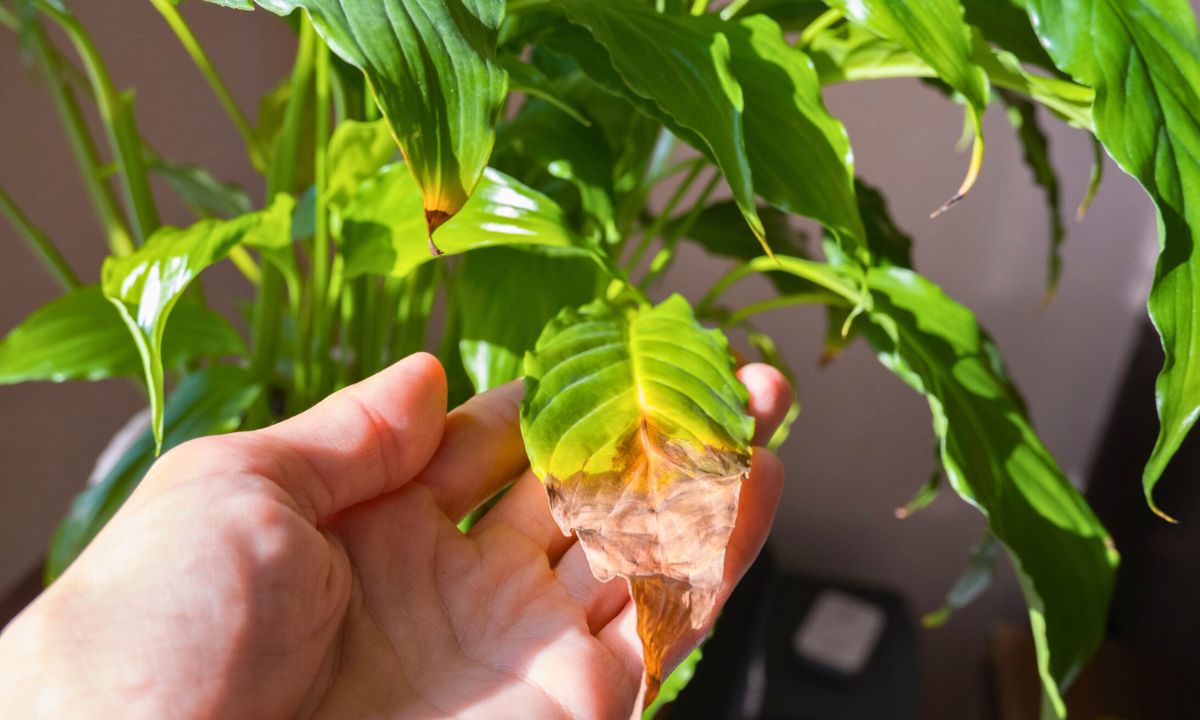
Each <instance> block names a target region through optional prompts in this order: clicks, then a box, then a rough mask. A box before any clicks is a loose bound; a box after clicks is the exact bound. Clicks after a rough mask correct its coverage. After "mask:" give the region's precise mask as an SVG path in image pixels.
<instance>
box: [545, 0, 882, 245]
mask: <svg viewBox="0 0 1200 720" xmlns="http://www.w3.org/2000/svg"><path fill="white" fill-rule="evenodd" d="M627 5H628V6H629V7H627ZM581 6H586V7H587V8H588V10H587V11H586V12H583V11H579V12H577V11H576V9H575V8H577V7H581ZM632 6H633V5H632V4H631V3H628V2H615V3H604V4H594V5H593V4H589V3H584V2H582V1H581V0H571V2H570V3H569V4H568V5H567V10H568V14H569V15H570V16H571V18H572V20H573V21H577V22H580V23H582V24H584V25H588V27H589V28H590V29H591V30H592V31H593V33H595V37H596V39H598V40H600V41H601V43H602V44H603V45H604V46H605V48H607V50H606V51H602V52H597V50H596V48H595V44H594V43H592V44H589V43H588V42H587V40H586V39H582V41H581V39H580V38H577V37H571V38H570V42H566V41H559V42H557V43H556V45H555V47H556V48H558V49H560V50H562V51H564V52H569V53H571V54H572V56H573V57H575V59H576V60H578V61H579V62H580V66H581V67H582V68H583V70H584V71H585V72H587V73H588V74H589V75H591V76H592V77H593V79H595V80H596V81H597V82H599V83H601V84H602V85H603V86H605V87H607V88H609V89H610V90H612V91H614V92H620V93H623V94H625V95H626V96H627V97H629V98H630V99H631V100H632V101H634V102H635V103H637V104H638V106H639V107H641V108H642V109H643V110H644V111H646V112H648V113H650V114H652V115H654V117H656V118H657V119H659V120H660V121H661V122H663V123H664V124H666V125H667V126H668V127H669V128H671V129H672V131H673V132H675V133H676V134H677V135H679V136H680V137H682V138H683V139H685V140H687V141H688V142H690V143H691V144H693V145H694V146H695V147H697V148H698V149H700V150H701V151H703V152H706V153H708V154H709V155H711V156H712V157H713V158H714V159H715V160H716V161H717V163H718V165H719V166H720V168H721V170H722V172H724V173H725V175H726V179H727V180H729V179H731V177H732V179H731V182H733V183H734V197H735V199H736V200H737V201H738V206H739V207H740V208H741V209H742V211H743V212H744V213H749V212H750V210H751V209H752V208H749V205H750V203H752V202H753V198H752V197H750V196H751V195H753V193H755V192H757V193H758V194H759V195H761V196H762V197H763V198H764V199H765V200H766V201H767V202H769V203H771V204H772V205H775V206H777V207H779V208H781V209H783V210H787V211H789V212H794V213H799V214H802V215H807V216H809V217H812V218H814V219H816V220H818V221H820V222H821V223H822V224H824V225H825V226H826V227H828V228H829V229H830V230H831V231H832V232H834V233H835V234H836V235H837V236H838V237H839V238H841V239H843V240H844V241H846V242H847V243H849V246H850V247H853V246H856V245H858V244H860V242H861V239H862V235H863V230H862V224H861V221H860V219H859V217H858V213H857V210H856V208H855V203H854V190H853V185H852V181H851V178H852V174H853V166H852V161H851V153H850V144H849V140H848V139H847V137H846V133H845V129H844V128H843V127H842V125H841V123H839V122H838V121H837V120H835V119H834V118H833V117H832V116H830V115H829V113H828V112H827V111H826V110H825V107H824V104H823V103H822V100H821V95H820V83H819V81H818V78H817V75H816V72H815V70H814V69H813V67H812V63H811V62H810V61H809V60H808V58H807V57H806V56H805V55H804V54H803V53H802V52H800V51H798V50H796V49H794V48H793V47H791V46H790V45H789V44H788V43H787V42H786V40H785V39H784V37H783V34H782V32H781V31H780V29H779V27H778V26H777V25H776V24H775V23H774V22H772V21H771V20H770V19H769V18H767V17H766V16H764V15H754V16H750V17H747V18H745V19H741V20H738V21H736V22H722V21H721V20H719V19H717V18H716V17H714V16H703V17H692V16H671V17H663V16H660V15H657V14H655V13H653V12H649V11H643V10H636V11H635V10H630V7H632ZM639 7H640V6H639ZM664 38H670V41H669V42H670V44H669V45H668V44H667V42H666V41H665V40H664ZM681 48H684V49H681ZM602 50H603V49H602ZM710 51H711V52H710ZM718 51H719V52H718ZM712 52H718V55H717V56H714V55H712ZM714 57H717V58H718V59H721V58H726V59H723V60H722V61H721V63H716V60H714ZM714 64H718V65H720V66H721V69H722V73H721V75H720V77H714V76H713V73H712V72H710V70H711V67H712V66H713V65H714ZM725 64H728V67H729V69H728V70H725V69H724V65H725ZM606 66H607V67H606ZM614 66H615V68H616V70H614ZM617 70H619V71H620V73H619V74H618V73H617V72H616V71H617ZM730 71H731V74H730ZM626 82H627V83H628V85H626V84H625V83H626ZM680 83H692V85H689V86H683V87H681V86H680ZM733 89H736V90H737V92H736V94H735V93H733ZM725 90H728V91H729V92H728V93H724V94H723V91H725ZM701 92H703V93H705V95H704V97H701V96H699V95H697V94H696V93H701ZM646 97H651V98H653V101H649V100H646V99H645V98H646ZM705 103H718V105H717V106H715V107H714V106H710V105H707V104H705ZM717 110H723V111H724V112H725V113H726V114H727V115H729V118H730V120H729V122H726V123H721V122H718V119H717V118H712V117H710V115H711V114H713V113H715V112H716V111H717ZM743 111H744V112H743ZM731 132H732V133H734V134H732V135H731V134H730V133H731ZM743 138H744V152H742V148H741V147H740V146H741V145H742V144H743V142H742V140H743ZM731 140H732V141H735V142H732V143H731ZM718 149H720V150H721V152H718ZM732 156H736V159H737V161H738V163H737V164H735V163H734V161H733V159H731V157H732ZM743 158H744V162H743ZM731 167H732V168H733V170H734V172H735V173H737V174H734V175H733V176H731V175H730V172H731ZM746 170H750V171H752V176H751V175H750V174H749V173H748V172H745V171H746ZM751 177H752V184H751V185H749V186H747V187H742V186H741V185H739V183H746V182H748V181H749V180H750V179H751ZM743 191H745V193H746V195H745V196H741V195H739V193H741V192H743ZM755 217H756V216H755ZM752 227H753V228H755V230H756V234H757V231H758V229H759V228H760V227H761V222H760V221H757V220H755V221H752Z"/></svg>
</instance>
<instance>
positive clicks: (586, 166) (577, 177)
mask: <svg viewBox="0 0 1200 720" xmlns="http://www.w3.org/2000/svg"><path fill="white" fill-rule="evenodd" d="M497 137H498V138H499V140H500V146H499V147H500V148H503V151H502V152H500V151H498V152H497V156H498V157H497V158H496V159H495V164H496V167H497V168H499V169H501V170H505V171H508V170H509V169H510V168H509V163H510V162H511V161H510V160H509V158H516V157H519V158H522V159H525V160H527V161H528V162H531V163H533V164H535V165H536V166H537V168H538V169H539V170H540V171H542V172H545V173H547V174H549V175H550V176H552V177H555V178H558V179H560V180H565V181H567V182H569V183H571V185H572V186H574V188H575V190H576V191H577V193H578V195H579V203H580V206H581V207H582V209H583V212H584V214H585V216H586V217H587V219H588V225H589V226H590V227H589V228H587V229H595V231H597V232H598V233H599V234H600V235H601V237H603V238H604V239H605V240H608V241H615V240H616V239H617V237H616V235H617V229H616V221H615V210H614V207H613V206H614V195H615V193H616V191H615V190H614V188H613V182H612V176H613V161H612V157H611V156H610V155H609V153H608V147H607V144H606V143H605V140H604V135H603V133H602V132H601V131H600V130H599V129H598V128H595V127H584V126H583V125H580V124H579V123H577V122H572V120H571V118H570V117H569V116H568V115H567V114H566V113H564V112H563V111H562V110H559V109H558V108H557V107H555V106H553V105H549V104H547V103H544V102H540V101H532V102H527V103H525V104H524V106H522V108H521V111H520V112H519V113H518V114H517V115H516V117H514V118H513V119H512V120H510V121H509V122H507V123H504V124H503V125H501V126H500V129H499V130H498V132H497ZM523 177H524V176H523ZM585 230H586V229H585Z"/></svg>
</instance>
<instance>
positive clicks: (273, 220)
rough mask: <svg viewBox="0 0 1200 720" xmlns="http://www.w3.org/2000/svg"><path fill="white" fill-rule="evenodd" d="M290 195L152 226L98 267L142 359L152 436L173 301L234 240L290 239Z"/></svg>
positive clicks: (271, 242)
mask: <svg viewBox="0 0 1200 720" xmlns="http://www.w3.org/2000/svg"><path fill="white" fill-rule="evenodd" d="M293 204H294V203H293V201H292V199H291V197H290V196H287V195H279V196H278V197H276V198H275V202H274V203H272V205H271V207H270V208H268V209H266V210H262V211H259V212H256V213H250V214H249V215H242V216H241V217H237V218H234V219H232V220H204V221H201V222H198V223H196V224H195V225H192V226H191V227H188V228H184V229H179V228H172V227H164V228H160V229H159V230H157V231H156V232H155V233H154V235H152V236H151V237H150V239H149V240H147V242H146V244H145V245H143V246H142V247H140V248H138V250H137V251H136V252H134V253H133V254H132V255H126V256H123V257H110V258H108V259H107V260H105V261H104V267H103V268H102V269H101V271H100V276H101V282H100V285H101V288H103V290H104V295H105V296H106V297H107V298H108V299H109V300H110V301H112V303H113V304H114V305H116V307H117V310H118V311H119V312H120V314H121V319H122V320H124V321H125V324H126V326H128V328H129V330H130V332H131V333H133V339H134V341H135V342H136V343H137V349H138V354H139V355H140V356H141V359H142V369H143V372H144V373H145V378H146V388H147V390H148V392H149V396H150V411H151V415H152V420H151V423H152V428H153V430H154V437H155V438H156V439H157V440H159V441H160V443H161V441H162V427H163V401H162V398H163V358H162V352H163V349H162V343H163V333H164V332H165V330H166V327H167V319H168V318H169V317H170V315H171V310H172V309H173V308H174V307H175V303H176V302H178V301H179V298H180V297H182V296H183V292H184V290H186V289H187V286H188V284H189V283H191V281H192V279H193V278H194V277H195V276H196V275H198V274H199V273H200V272H201V271H202V270H204V269H205V268H207V267H209V266H210V265H212V264H214V263H216V262H218V261H220V260H221V259H223V258H224V257H225V256H226V255H228V254H229V251H230V250H232V249H233V248H234V247H236V246H237V245H239V244H243V243H244V244H246V245H249V246H251V247H255V248H260V249H263V250H264V251H267V252H270V251H272V250H278V249H280V248H283V247H286V246H287V245H289V244H290V243H291V220H292V206H293Z"/></svg>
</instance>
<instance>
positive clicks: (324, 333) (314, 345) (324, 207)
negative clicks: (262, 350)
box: [307, 43, 359, 399]
mask: <svg viewBox="0 0 1200 720" xmlns="http://www.w3.org/2000/svg"><path fill="white" fill-rule="evenodd" d="M319 45H320V46H319V47H318V48H317V50H316V55H317V57H316V98H317V106H316V114H317V117H316V124H315V133H314V137H315V139H314V147H313V153H314V161H313V170H314V175H315V180H316V190H315V197H316V203H315V205H316V235H315V237H313V255H312V275H311V277H312V305H311V310H312V321H311V323H310V328H311V330H312V336H311V340H310V342H309V343H308V345H307V346H308V347H309V349H310V350H311V352H312V355H311V357H310V358H309V368H310V371H309V378H310V381H311V384H312V390H313V391H314V392H316V393H317V396H318V397H319V396H320V395H322V394H324V392H325V380H326V374H325V370H326V369H327V367H326V366H328V365H329V345H330V339H329V337H328V331H329V325H330V324H331V323H329V322H328V317H327V311H328V308H329V305H330V298H329V207H328V198H327V197H326V196H327V194H328V193H327V190H328V187H329V158H328V155H329V153H328V145H329V108H330V104H329V86H330V82H329V49H328V48H327V47H325V44H324V43H320V44H319ZM356 349H359V348H356ZM314 399H316V398H314Z"/></svg>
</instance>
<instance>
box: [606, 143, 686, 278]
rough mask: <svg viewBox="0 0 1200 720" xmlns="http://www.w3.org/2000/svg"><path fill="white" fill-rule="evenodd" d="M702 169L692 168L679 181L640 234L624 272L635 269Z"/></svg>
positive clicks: (630, 271)
mask: <svg viewBox="0 0 1200 720" xmlns="http://www.w3.org/2000/svg"><path fill="white" fill-rule="evenodd" d="M703 169H704V166H703V165H695V166H693V167H692V169H691V170H689V171H688V174H687V175H686V176H684V178H683V180H682V181H680V183H679V185H678V186H677V187H676V188H675V192H674V193H672V194H671V197H670V198H669V199H668V200H667V204H666V205H665V206H663V209H662V212H660V213H659V214H658V217H656V218H654V221H653V222H652V223H650V226H649V227H647V228H646V229H645V231H644V232H643V233H642V239H641V242H639V243H638V246H637V249H636V250H634V252H633V257H631V258H630V259H629V262H628V263H626V265H625V272H627V273H632V272H633V271H634V270H635V269H636V268H637V264H638V263H639V262H640V261H641V259H642V256H643V255H645V254H646V251H647V250H649V249H650V243H651V242H653V241H654V238H656V237H658V235H659V233H661V232H662V229H663V227H665V226H666V224H667V222H668V221H669V220H670V219H671V213H672V212H674V211H675V208H676V206H678V205H679V203H680V201H682V200H683V196H684V195H686V194H687V191H688V190H690V189H691V188H692V184H693V183H695V182H696V178H698V177H699V176H700V171H701V170H703Z"/></svg>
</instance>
